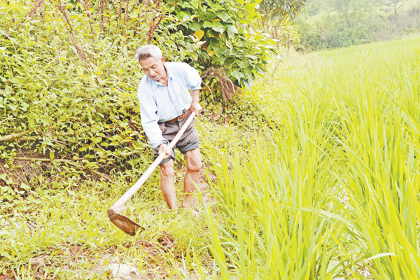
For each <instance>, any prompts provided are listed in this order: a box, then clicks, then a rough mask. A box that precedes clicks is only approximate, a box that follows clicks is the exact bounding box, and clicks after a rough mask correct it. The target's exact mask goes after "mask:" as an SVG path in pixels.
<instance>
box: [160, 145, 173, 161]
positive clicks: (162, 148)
mask: <svg viewBox="0 0 420 280" xmlns="http://www.w3.org/2000/svg"><path fill="white" fill-rule="evenodd" d="M161 154H165V159H167V158H168V157H169V156H170V155H171V150H170V149H169V147H168V145H166V144H165V143H162V144H160V146H159V156H160V155H161Z"/></svg>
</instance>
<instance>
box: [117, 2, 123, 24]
mask: <svg viewBox="0 0 420 280" xmlns="http://www.w3.org/2000/svg"><path fill="white" fill-rule="evenodd" d="M121 2H122V0H120V5H119V7H118V14H117V15H118V25H119V24H120V22H121V9H122V3H121Z"/></svg>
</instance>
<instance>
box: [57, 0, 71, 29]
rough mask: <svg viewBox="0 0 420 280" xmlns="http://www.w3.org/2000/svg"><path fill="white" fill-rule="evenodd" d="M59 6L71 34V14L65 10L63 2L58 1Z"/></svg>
mask: <svg viewBox="0 0 420 280" xmlns="http://www.w3.org/2000/svg"><path fill="white" fill-rule="evenodd" d="M57 4H58V9H59V10H60V12H61V13H62V14H63V16H64V19H65V20H66V22H67V25H68V27H69V29H70V31H71V33H73V27H72V24H71V19H70V17H69V14H68V13H67V10H66V8H65V7H64V6H63V4H62V3H61V0H57Z"/></svg>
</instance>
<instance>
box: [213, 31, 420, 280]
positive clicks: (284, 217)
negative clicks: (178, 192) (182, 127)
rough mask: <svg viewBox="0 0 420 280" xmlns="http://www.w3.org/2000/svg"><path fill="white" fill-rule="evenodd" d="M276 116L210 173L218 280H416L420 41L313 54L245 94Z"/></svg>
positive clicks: (418, 257) (419, 269)
mask: <svg viewBox="0 0 420 280" xmlns="http://www.w3.org/2000/svg"><path fill="white" fill-rule="evenodd" d="M249 98H252V99H254V100H257V101H258V102H260V103H261V110H262V111H263V112H264V113H265V114H266V116H268V117H269V118H270V119H271V120H272V121H273V123H275V125H274V124H273V125H272V127H277V129H273V134H272V137H269V138H268V139H267V138H266V137H264V138H263V137H261V138H260V139H259V140H257V141H256V145H254V146H252V147H250V150H249V151H248V152H249V153H248V154H249V156H247V157H243V156H242V157H241V158H240V157H239V155H243V153H242V152H240V151H238V153H237V156H236V158H235V160H234V162H233V164H230V163H229V161H228V159H227V157H220V158H218V159H215V160H219V161H220V163H221V164H220V165H219V166H218V167H217V168H216V169H217V170H216V171H217V175H218V178H219V183H220V188H221V195H220V201H221V207H220V210H221V211H222V212H224V213H225V215H224V217H225V218H224V220H222V221H219V222H218V221H217V220H213V219H212V216H211V213H210V209H208V210H207V211H208V216H207V219H208V222H209V224H210V225H211V226H210V232H211V235H212V253H213V255H214V256H215V259H216V261H217V264H218V266H219V269H220V275H221V277H222V278H223V279H229V278H240V279H334V278H336V277H351V278H352V279H370V278H374V279H419V278H420V265H419V264H420V246H419V234H420V228H419V218H420V216H419V215H420V203H419V197H418V196H419V186H420V176H419V172H420V158H419V149H420V138H419V136H420V135H419V134H420V110H419V109H420V100H419V98H420V38H419V37H417V38H412V39H409V40H404V41H397V42H389V43H382V44H373V45H367V46H361V47H353V48H349V49H345V50H337V51H331V52H323V53H316V54H312V55H307V56H305V57H303V58H297V59H295V60H293V61H290V62H287V63H285V65H284V66H283V68H282V69H280V70H279V72H278V73H277V75H276V76H274V77H273V78H272V79H270V80H268V79H267V80H265V81H261V83H260V84H259V85H258V86H257V87H256V88H254V90H253V91H252V92H250V93H249Z"/></svg>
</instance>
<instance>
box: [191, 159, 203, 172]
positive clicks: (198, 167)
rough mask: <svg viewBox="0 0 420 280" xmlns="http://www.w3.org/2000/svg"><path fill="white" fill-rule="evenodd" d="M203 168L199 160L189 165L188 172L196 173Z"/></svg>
mask: <svg viewBox="0 0 420 280" xmlns="http://www.w3.org/2000/svg"><path fill="white" fill-rule="evenodd" d="M202 167H203V164H202V163H201V160H200V161H198V162H193V163H191V164H189V165H188V170H190V171H192V172H198V171H200V170H201V168H202Z"/></svg>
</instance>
